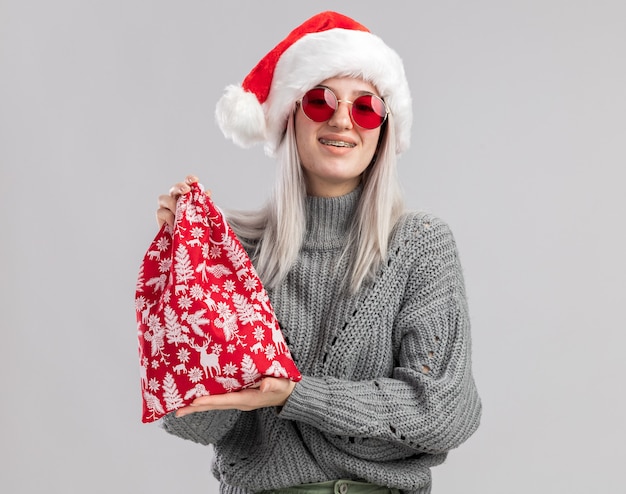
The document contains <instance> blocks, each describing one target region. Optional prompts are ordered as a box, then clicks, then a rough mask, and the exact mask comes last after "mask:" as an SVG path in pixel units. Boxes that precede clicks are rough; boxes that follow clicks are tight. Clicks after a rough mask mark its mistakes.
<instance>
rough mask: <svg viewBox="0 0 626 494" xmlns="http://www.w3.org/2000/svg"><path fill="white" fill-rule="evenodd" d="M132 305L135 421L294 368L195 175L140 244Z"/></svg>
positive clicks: (254, 281) (236, 245)
mask: <svg viewBox="0 0 626 494" xmlns="http://www.w3.org/2000/svg"><path fill="white" fill-rule="evenodd" d="M135 310H136V313H137V328H138V340H139V362H140V384H141V396H142V400H143V413H142V421H143V422H153V421H155V420H158V419H159V418H161V417H162V416H164V415H165V414H166V413H169V412H172V411H174V410H176V409H178V408H180V407H183V406H187V405H189V404H190V403H191V402H192V401H193V400H194V399H196V398H197V397H199V396H205V395H209V394H221V393H229V392H234V391H238V390H240V389H243V388H246V387H249V386H253V385H254V384H255V383H257V382H258V381H259V380H260V379H262V378H263V377H265V376H272V377H284V378H288V379H291V380H293V381H299V380H300V379H301V378H302V376H301V375H300V372H299V371H298V369H297V367H296V364H295V363H294V361H293V359H292V356H291V353H290V351H289V349H288V348H287V344H286V343H285V338H284V336H283V334H282V331H281V329H280V326H279V325H278V321H277V320H276V316H275V315H274V311H273V309H272V306H271V303H270V300H269V297H268V295H267V292H266V291H265V289H264V287H263V285H262V283H261V280H260V279H259V278H258V276H257V274H256V271H255V270H254V267H253V266H252V263H251V262H250V259H249V258H248V255H247V254H246V251H245V250H244V249H243V247H242V246H241V243H240V242H239V239H238V238H237V237H236V236H235V234H234V233H233V232H232V231H231V230H230V227H229V225H228V223H227V222H226V220H225V219H224V217H223V215H222V213H221V211H220V210H219V209H218V208H217V207H216V206H215V205H214V204H213V202H212V201H211V200H210V199H209V198H208V197H207V195H206V194H205V193H204V190H203V189H202V187H201V186H200V185H198V184H193V185H192V186H191V192H189V193H187V194H185V195H183V196H181V197H180V198H179V200H178V203H177V205H176V216H175V224H174V227H173V228H172V227H169V226H168V225H167V224H166V225H164V226H163V227H162V228H161V230H160V231H159V233H158V234H157V236H156V237H155V239H154V241H153V242H152V244H151V245H150V247H149V249H148V251H147V252H146V254H145V256H144V258H143V262H142V264H141V266H140V269H139V275H138V278H137V285H136V293H135Z"/></svg>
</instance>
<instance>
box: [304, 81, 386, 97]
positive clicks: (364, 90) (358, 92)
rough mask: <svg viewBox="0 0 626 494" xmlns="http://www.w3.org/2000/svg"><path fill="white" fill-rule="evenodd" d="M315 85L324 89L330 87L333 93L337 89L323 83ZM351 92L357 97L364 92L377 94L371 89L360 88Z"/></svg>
mask: <svg viewBox="0 0 626 494" xmlns="http://www.w3.org/2000/svg"><path fill="white" fill-rule="evenodd" d="M316 87H323V88H326V89H330V90H331V91H332V92H333V93H335V94H337V90H336V89H333V88H332V87H330V86H326V85H324V84H318V85H317V86H316ZM352 94H355V95H356V97H357V98H358V97H359V96H363V95H364V94H373V95H374V96H378V95H377V94H376V93H374V92H373V91H368V90H367V89H361V90H356V91H354V92H353V93H352ZM378 97H379V98H382V96H378Z"/></svg>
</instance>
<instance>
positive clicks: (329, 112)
mask: <svg viewBox="0 0 626 494" xmlns="http://www.w3.org/2000/svg"><path fill="white" fill-rule="evenodd" d="M336 109H337V98H335V95H334V94H333V92H332V91H331V90H329V89H326V88H323V87H315V88H313V89H311V90H310V91H308V92H307V93H306V94H305V95H304V97H303V98H302V111H303V112H304V114H305V115H306V116H307V117H309V118H310V119H311V120H313V121H314V122H326V121H327V120H330V117H332V116H333V113H335V110H336Z"/></svg>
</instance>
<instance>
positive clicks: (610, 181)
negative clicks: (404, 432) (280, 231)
mask: <svg viewBox="0 0 626 494" xmlns="http://www.w3.org/2000/svg"><path fill="white" fill-rule="evenodd" d="M325 9H335V10H340V11H342V12H343V13H346V14H348V15H351V16H352V17H354V18H356V19H357V20H359V21H360V22H362V23H364V24H365V25H367V26H368V27H370V29H372V31H373V32H374V33H376V34H378V35H380V36H381V37H382V38H383V39H384V40H385V41H386V42H387V43H388V44H389V45H390V46H392V47H394V48H395V49H396V51H398V52H399V54H400V55H401V56H402V58H403V59H404V61H405V66H406V70H407V75H408V77H409V80H410V84H411V89H412V93H413V97H414V113H415V125H414V128H413V134H412V135H413V145H412V148H411V149H410V150H409V151H408V152H407V153H405V154H404V155H403V156H402V158H401V160H400V168H401V176H402V181H403V186H404V189H405V192H406V197H407V203H408V206H410V208H411V209H426V210H428V211H431V212H433V213H435V214H437V215H439V216H441V217H442V218H444V219H445V220H446V221H447V222H448V223H449V224H450V226H451V227H452V229H453V231H454V233H455V235H456V238H457V242H458V246H459V249H460V253H461V259H462V262H463V265H464V268H465V275H466V281H467V288H468V294H469V301H470V310H471V314H472V321H473V341H474V371H475V377H476V381H477V384H478V387H479V391H480V394H481V396H482V399H483V404H484V415H483V421H482V425H481V427H480V428H479V430H478V432H477V433H476V434H475V435H474V436H473V437H472V438H471V439H470V440H469V441H468V442H467V443H466V444H464V445H463V446H461V447H460V448H459V449H458V450H455V451H453V452H451V454H450V456H449V459H448V461H447V462H446V463H445V464H444V465H442V466H440V467H437V468H435V469H434V471H433V476H434V493H436V494H447V493H477V494H478V493H480V494H487V493H489V494H491V493H493V494H496V493H497V494H501V493H507V494H516V493H520V494H521V493H528V492H545V493H567V494H574V493H588V492H607V493H608V492H624V491H623V489H624V486H623V474H622V471H623V462H624V458H625V457H624V442H625V440H626V434H625V427H624V422H623V421H624V417H626V406H625V402H626V398H625V393H624V389H625V386H624V383H623V375H624V371H625V370H626V368H625V365H624V353H625V347H626V337H625V336H624V330H625V324H624V302H625V301H626V297H625V295H626V293H625V292H626V289H625V286H626V284H625V282H624V279H625V275H626V267H625V262H624V241H625V239H626V238H625V234H624V213H625V212H626V207H625V206H626V204H625V203H626V201H625V199H624V192H623V189H624V178H625V177H624V175H625V174H624V167H625V166H626V24H625V19H626V4H624V2H623V1H622V0H615V1H608V0H593V1H592V0H589V1H582V0H570V1H567V0H531V1H521V0H520V1H506V2H503V1H498V0H478V1H464V0H457V1H445V0H444V1H437V2H434V1H425V0H420V1H411V2H409V1H407V2H374V1H363V0H359V1H344V2H329V1H317V2H295V1H287V0H285V1H272V2H260V1H228V2H220V3H216V2H211V1H208V0H206V1H200V0H196V1H191V0H180V1H176V2H174V1H165V0H159V1H155V0H124V1H122V0H107V1H105V0H74V1H71V0H56V1H44V0H33V1H29V0H13V1H10V0H9V1H6V0H5V1H0V165H1V177H0V200H1V201H2V203H1V208H0V215H1V216H0V221H1V223H0V225H1V226H0V228H1V229H0V231H1V233H0V235H1V239H2V240H1V242H0V249H1V253H0V269H1V271H0V279H1V281H0V284H1V285H0V286H1V293H0V295H1V296H0V325H1V336H2V339H1V342H0V366H1V369H0V370H1V373H0V378H1V380H2V381H1V382H0V397H1V398H0V399H1V400H2V401H1V404H2V407H1V412H0V413H1V419H0V428H1V429H0V449H1V453H2V459H1V460H0V490H1V491H2V492H7V493H9V492H10V493H20V494H22V493H55V494H56V493H107V494H108V493H113V492H115V493H148V492H149V493H154V494H158V493H170V492H216V491H217V484H216V483H215V481H214V479H213V478H212V476H211V474H210V468H209V465H210V460H211V456H212V452H211V449H210V448H208V447H202V446H198V445H195V444H192V443H190V442H186V441H182V440H180V439H177V438H174V437H170V436H169V435H167V434H165V433H164V432H163V431H161V430H160V429H159V428H158V427H157V426H155V425H145V424H142V423H141V422H140V415H141V401H140V393H139V369H138V358H137V348H136V345H137V343H136V324H135V313H134V308H133V302H134V287H135V281H136V276H137V269H138V267H139V263H140V260H141V257H142V256H143V253H144V252H145V250H146V249H147V247H148V245H149V242H150V241H151V240H152V238H153V236H154V234H155V233H156V223H155V220H154V209H155V205H156V198H157V196H158V195H159V194H161V193H164V192H165V191H167V190H168V189H169V187H170V186H171V185H172V184H173V183H174V182H176V181H178V180H180V179H182V178H183V177H184V176H185V175H186V174H187V173H196V174H198V175H199V176H200V177H201V179H202V182H203V183H204V185H205V186H206V187H207V188H211V189H212V190H213V194H214V196H213V197H214V199H215V201H216V202H217V203H218V204H219V205H220V206H222V207H224V208H244V209H245V208H254V207H258V206H260V205H261V204H262V202H263V200H264V199H265V198H266V197H267V194H268V189H269V187H270V185H271V183H272V180H273V177H274V168H273V162H272V161H271V160H269V159H268V158H266V157H265V156H264V155H263V151H262V148H260V147H256V148H253V149H251V150H240V149H238V148H237V147H235V146H234V145H233V144H232V143H231V142H230V141H226V140H225V139H224V138H223V137H222V135H221V133H220V132H219V130H218V128H217V126H216V125H215V123H214V118H213V111H214V106H215V103H216V101H217V100H218V98H219V97H220V95H221V93H222V90H223V88H224V87H225V86H226V85H227V84H231V83H238V82H240V81H241V80H242V79H243V77H244V76H245V75H246V74H247V72H248V71H249V70H250V69H251V68H252V67H253V66H254V64H255V63H256V62H257V61H258V60H259V59H260V58H261V57H262V56H263V55H264V54H265V53H266V52H267V51H268V50H269V49H271V48H272V47H273V46H274V45H275V44H276V43H277V42H278V41H280V40H281V39H282V38H283V37H284V36H285V35H286V34H287V33H288V32H289V31H290V30H291V29H292V28H293V27H295V26H296V25H297V24H299V23H300V22H302V21H304V20H305V19H306V18H308V17H309V16H311V15H313V14H314V13H316V12H318V11H321V10H325Z"/></svg>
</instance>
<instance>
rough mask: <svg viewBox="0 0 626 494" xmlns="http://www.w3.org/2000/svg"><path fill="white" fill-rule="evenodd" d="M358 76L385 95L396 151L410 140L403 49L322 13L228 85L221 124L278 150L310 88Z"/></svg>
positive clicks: (229, 133) (246, 143) (247, 140)
mask: <svg viewBox="0 0 626 494" xmlns="http://www.w3.org/2000/svg"><path fill="white" fill-rule="evenodd" d="M345 76H347V77H358V78H362V79H364V80H366V81H368V82H370V83H372V84H373V85H374V86H375V87H376V89H377V90H378V92H379V94H380V96H381V97H382V98H383V99H384V100H385V102H386V104H387V106H388V108H389V110H390V112H391V115H392V121H393V125H394V127H395V134H396V153H397V154H400V153H402V152H403V151H405V150H406V149H407V148H408V147H409V144H410V134H411V122H412V119H413V115H412V109H411V94H410V91H409V85H408V82H407V80H406V75H405V73H404V66H403V64H402V60H401V59H400V57H399V56H398V54H397V53H396V52H395V51H394V50H392V49H391V48H389V46H387V45H386V44H385V43H384V42H383V41H382V40H381V39H380V38H379V37H378V36H375V35H374V34H372V33H371V32H370V31H369V30H368V29H367V28H366V27H365V26H363V25H361V24H359V23H358V22H356V21H355V20H353V19H351V18H349V17H346V16H344V15H342V14H338V13H336V12H322V13H320V14H317V15H315V16H313V17H311V18H310V19H308V20H307V21H305V22H304V23H303V24H301V25H300V26H298V27H297V28H296V29H294V30H293V31H292V32H291V33H289V35H288V36H287V37H286V38H285V39H284V40H283V41H281V42H280V43H278V45H276V47H274V49H272V50H271V51H270V52H269V53H268V54H267V55H265V57H263V59H262V60H261V61H260V62H259V63H258V64H257V65H256V67H254V68H253V69H252V71H251V72H250V73H249V74H248V75H247V76H246V78H245V79H244V80H243V82H242V83H241V85H231V86H228V87H227V88H226V90H225V93H224V95H223V96H222V98H221V99H220V100H219V102H218V104H217V108H216V112H215V114H216V118H217V122H218V125H219V126H220V129H221V130H222V132H223V133H224V135H225V136H226V137H227V138H230V139H232V140H233V141H234V142H235V143H236V144H237V145H239V146H241V147H250V146H252V145H253V144H256V143H265V151H266V153H267V154H268V155H270V156H272V155H274V153H275V151H276V149H277V147H278V146H279V144H280V141H281V140H282V137H283V135H284V132H285V128H286V123H287V119H288V117H289V113H290V112H291V111H293V109H294V104H295V102H296V101H298V100H299V99H300V98H302V96H303V95H304V93H306V92H307V91H308V90H309V89H311V88H313V87H315V86H316V85H318V84H319V83H320V82H322V81H323V80H325V79H329V78H331V77H345Z"/></svg>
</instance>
